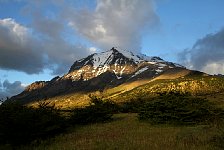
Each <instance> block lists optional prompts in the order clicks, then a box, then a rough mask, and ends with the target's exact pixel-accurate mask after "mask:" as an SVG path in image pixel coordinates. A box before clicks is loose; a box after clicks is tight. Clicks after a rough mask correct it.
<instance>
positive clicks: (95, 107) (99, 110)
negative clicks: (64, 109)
mask: <svg viewBox="0 0 224 150" xmlns="http://www.w3.org/2000/svg"><path fill="white" fill-rule="evenodd" d="M117 110H118V107H117V105H116V104H115V103H113V102H111V101H103V100H102V99H100V98H97V97H95V96H93V97H91V101H90V105H89V106H86V107H85V108H76V109H74V110H73V111H72V114H71V117H70V121H71V122H72V123H73V124H87V123H95V122H104V121H108V120H111V117H112V115H113V113H115V112H116V111H117Z"/></svg>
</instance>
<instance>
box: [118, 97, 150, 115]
mask: <svg viewBox="0 0 224 150" xmlns="http://www.w3.org/2000/svg"><path fill="white" fill-rule="evenodd" d="M145 103H146V101H145V100H143V99H142V98H137V99H131V100H129V101H127V102H123V103H122V104H121V106H120V111H121V112H123V113H139V112H140V110H141V108H142V107H143V106H144V105H145Z"/></svg>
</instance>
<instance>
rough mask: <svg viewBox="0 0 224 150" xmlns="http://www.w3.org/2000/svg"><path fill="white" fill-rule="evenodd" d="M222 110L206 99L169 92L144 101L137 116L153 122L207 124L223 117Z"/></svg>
mask: <svg viewBox="0 0 224 150" xmlns="http://www.w3.org/2000/svg"><path fill="white" fill-rule="evenodd" d="M223 112H224V111H223V110H222V109H220V108H217V107H216V106H215V104H213V103H211V102H209V101H208V100H206V99H202V98H197V97H192V96H190V95H183V94H180V93H175V92H171V93H162V94H160V95H159V96H158V97H156V98H154V99H153V100H151V101H148V102H147V103H145V105H144V107H142V109H141V111H140V113H139V114H138V118H139V119H140V120H148V121H150V122H151V123H154V124H163V123H171V124H200V123H203V124H204V123H206V124H207V123H209V122H213V121H215V120H216V119H223V117H224V113H223Z"/></svg>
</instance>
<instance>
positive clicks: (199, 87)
mask: <svg viewBox="0 0 224 150" xmlns="http://www.w3.org/2000/svg"><path fill="white" fill-rule="evenodd" d="M171 91H175V92H180V93H190V94H191V95H194V96H206V95H211V94H213V95H215V94H219V93H222V92H223V91H224V78H220V77H212V76H208V77H190V78H189V77H185V78H177V79H160V80H154V81H151V82H149V83H147V84H144V85H141V86H138V87H136V88H134V89H132V90H130V91H126V92H124V93H121V94H119V95H116V96H115V97H113V99H114V100H115V101H127V100H130V99H136V98H139V97H141V98H148V97H152V96H155V95H157V93H163V92H171Z"/></svg>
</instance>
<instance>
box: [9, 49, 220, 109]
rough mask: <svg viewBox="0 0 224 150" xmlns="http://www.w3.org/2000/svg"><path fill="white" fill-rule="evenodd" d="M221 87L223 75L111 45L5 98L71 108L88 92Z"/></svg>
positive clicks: (113, 95)
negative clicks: (46, 102) (214, 74)
mask: <svg viewBox="0 0 224 150" xmlns="http://www.w3.org/2000/svg"><path fill="white" fill-rule="evenodd" d="M223 87H224V82H223V77H218V76H210V75H208V74H206V73H203V72H199V71H194V70H189V69H186V68H185V67H183V66H181V65H178V64H176V63H172V62H168V61H165V60H163V59H161V58H159V57H149V56H145V55H143V54H134V53H132V52H130V51H127V50H121V49H119V48H114V47H113V48H112V49H110V50H108V51H106V52H102V53H95V54H92V55H90V56H88V57H86V58H83V59H80V60H77V61H75V62H74V64H73V65H72V66H71V68H70V70H69V71H68V73H67V74H65V75H63V76H62V77H59V76H58V77H55V78H53V79H52V80H50V81H37V82H34V83H32V84H31V85H29V86H28V87H27V88H26V89H25V90H24V91H23V92H22V93H20V94H18V95H16V96H13V97H12V98H11V99H9V101H17V102H21V103H23V104H28V105H35V104H37V103H38V102H39V101H48V102H51V103H55V104H56V106H58V107H62V108H71V107H77V106H84V105H88V103H89V95H96V96H100V97H102V98H103V99H111V100H113V101H116V102H122V101H127V100H129V99H136V98H137V97H142V96H144V95H147V96H153V95H155V94H156V93H158V92H164V91H173V90H175V91H180V92H183V93H185V92H189V93H191V94H193V95H206V94H211V93H217V92H221V91H223Z"/></svg>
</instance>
